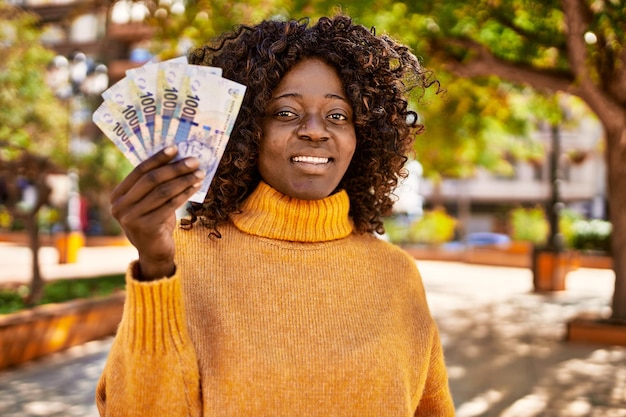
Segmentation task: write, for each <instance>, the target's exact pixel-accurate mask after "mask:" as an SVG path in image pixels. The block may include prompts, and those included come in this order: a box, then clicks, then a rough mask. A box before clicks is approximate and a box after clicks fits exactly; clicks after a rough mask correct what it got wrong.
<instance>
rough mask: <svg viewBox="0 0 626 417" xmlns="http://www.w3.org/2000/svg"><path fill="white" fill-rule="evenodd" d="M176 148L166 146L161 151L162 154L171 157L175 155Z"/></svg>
mask: <svg viewBox="0 0 626 417" xmlns="http://www.w3.org/2000/svg"><path fill="white" fill-rule="evenodd" d="M176 152H177V150H176V146H167V147H165V149H163V153H164V154H165V155H167V156H173V155H176Z"/></svg>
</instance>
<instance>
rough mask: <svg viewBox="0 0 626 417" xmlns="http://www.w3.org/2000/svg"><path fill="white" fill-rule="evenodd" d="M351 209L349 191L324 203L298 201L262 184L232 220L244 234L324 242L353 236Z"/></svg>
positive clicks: (329, 198)
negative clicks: (349, 214)
mask: <svg viewBox="0 0 626 417" xmlns="http://www.w3.org/2000/svg"><path fill="white" fill-rule="evenodd" d="M349 209H350V200H349V198H348V194H347V193H346V192H345V191H339V192H338V193H335V194H333V195H331V196H329V197H326V198H323V199H321V200H298V199H296V198H293V197H289V196H287V195H285V194H282V193H281V192H279V191H276V190H275V189H273V188H272V187H270V186H269V185H268V184H266V183H264V182H261V183H260V184H259V186H258V187H257V188H256V190H254V192H253V193H252V194H251V195H250V197H248V199H247V200H246V201H245V202H244V204H243V205H242V207H241V212H240V213H236V214H233V215H231V219H232V221H233V223H234V224H235V226H236V227H237V228H238V229H240V230H241V231H243V232H246V233H250V234H253V235H257V236H261V237H266V238H270V239H278V240H288V241H296V242H324V241H329V240H335V239H341V238H344V237H346V236H348V235H349V234H350V233H352V229H353V228H352V222H351V221H350V218H349V217H348V212H349Z"/></svg>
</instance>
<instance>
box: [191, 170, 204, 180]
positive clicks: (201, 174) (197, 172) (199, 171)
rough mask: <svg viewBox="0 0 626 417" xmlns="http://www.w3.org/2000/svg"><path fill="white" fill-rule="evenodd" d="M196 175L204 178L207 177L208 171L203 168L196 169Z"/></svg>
mask: <svg viewBox="0 0 626 417" xmlns="http://www.w3.org/2000/svg"><path fill="white" fill-rule="evenodd" d="M193 175H194V176H196V177H197V178H204V177H206V172H204V171H202V170H201V169H199V170H197V171H195V172H194V173H193Z"/></svg>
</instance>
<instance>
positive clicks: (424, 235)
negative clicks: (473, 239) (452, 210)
mask: <svg viewBox="0 0 626 417" xmlns="http://www.w3.org/2000/svg"><path fill="white" fill-rule="evenodd" d="M456 224H457V221H456V219H455V218H454V217H452V216H450V215H449V214H448V213H446V210H445V209H443V208H435V209H433V210H428V211H425V212H424V215H423V216H422V217H421V218H420V219H419V220H416V221H415V222H413V223H412V224H411V225H410V226H409V234H408V238H409V242H410V243H423V244H428V245H441V244H442V243H445V242H449V241H451V240H452V239H453V238H454V230H455V228H456Z"/></svg>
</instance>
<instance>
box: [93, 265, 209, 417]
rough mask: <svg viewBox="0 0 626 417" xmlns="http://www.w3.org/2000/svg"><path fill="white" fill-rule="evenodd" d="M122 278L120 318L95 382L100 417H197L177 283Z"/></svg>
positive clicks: (195, 382)
mask: <svg viewBox="0 0 626 417" xmlns="http://www.w3.org/2000/svg"><path fill="white" fill-rule="evenodd" d="M134 266H135V263H133V264H131V266H130V267H129V269H128V272H127V278H126V281H127V299H126V304H125V306H124V315H123V318H122V321H121V323H120V326H119V329H118V332H117V335H116V337H115V340H114V342H113V345H112V347H111V351H110V353H109V357H108V359H107V363H106V365H105V368H104V372H103V373H102V376H101V377H100V381H99V382H98V387H97V391H96V403H97V406H98V410H99V412H100V415H101V416H102V417H104V416H107V417H118V416H124V417H135V416H168V417H178V416H180V417H182V416H185V417H187V416H194V417H197V416H200V415H201V414H202V401H201V391H200V376H199V371H198V362H197V359H196V353H195V350H194V348H193V345H192V343H191V339H190V338H189V334H188V332H187V328H186V324H185V314H184V305H183V300H182V290H181V282H180V277H179V276H178V275H177V274H176V275H174V276H173V277H171V278H167V279H161V280H157V281H152V282H139V281H136V280H135V279H133V277H132V271H133V270H134Z"/></svg>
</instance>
